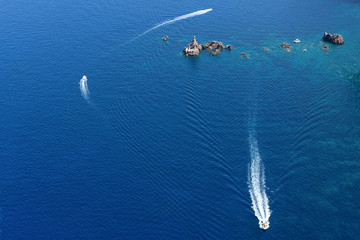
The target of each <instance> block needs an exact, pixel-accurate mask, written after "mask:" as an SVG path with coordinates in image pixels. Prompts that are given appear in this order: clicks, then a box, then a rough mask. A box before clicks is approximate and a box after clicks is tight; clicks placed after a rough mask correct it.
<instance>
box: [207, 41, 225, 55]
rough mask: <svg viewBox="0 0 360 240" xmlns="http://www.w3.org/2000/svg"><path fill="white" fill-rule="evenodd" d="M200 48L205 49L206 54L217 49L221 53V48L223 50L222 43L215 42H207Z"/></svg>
mask: <svg viewBox="0 0 360 240" xmlns="http://www.w3.org/2000/svg"><path fill="white" fill-rule="evenodd" d="M202 47H203V49H206V52H212V51H213V50H215V49H218V50H220V51H221V50H222V49H223V48H225V46H224V44H223V43H222V42H217V41H211V42H208V43H206V44H204V45H202Z"/></svg>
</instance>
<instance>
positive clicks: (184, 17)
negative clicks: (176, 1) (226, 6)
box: [124, 8, 212, 45]
mask: <svg viewBox="0 0 360 240" xmlns="http://www.w3.org/2000/svg"><path fill="white" fill-rule="evenodd" d="M210 11H212V8H209V9H205V10H200V11H196V12H193V13H188V14H185V15H181V16H179V17H176V18H173V19H171V20H167V21H165V22H162V23H160V24H158V25H156V26H155V27H152V28H150V29H149V30H146V31H145V32H143V33H142V34H140V35H138V36H136V37H135V38H133V39H131V40H130V41H128V42H127V43H125V44H124V45H126V44H128V43H131V42H132V41H134V40H136V39H138V38H139V37H141V36H144V35H145V34H147V33H148V32H150V31H152V30H155V29H157V28H159V27H161V26H164V25H168V24H172V23H174V22H177V21H180V20H184V19H187V18H192V17H196V16H199V15H203V14H205V13H208V12H210Z"/></svg>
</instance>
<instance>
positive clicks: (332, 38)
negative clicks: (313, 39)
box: [322, 32, 344, 45]
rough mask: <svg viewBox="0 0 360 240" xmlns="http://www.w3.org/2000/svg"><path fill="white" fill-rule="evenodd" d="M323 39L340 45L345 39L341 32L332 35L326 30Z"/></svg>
mask: <svg viewBox="0 0 360 240" xmlns="http://www.w3.org/2000/svg"><path fill="white" fill-rule="evenodd" d="M322 39H323V40H324V41H326V42H330V43H333V44H338V45H342V44H344V39H343V37H342V36H341V35H340V34H333V35H331V34H330V33H327V32H325V33H324V36H323V37H322Z"/></svg>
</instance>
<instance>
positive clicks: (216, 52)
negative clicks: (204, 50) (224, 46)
mask: <svg viewBox="0 0 360 240" xmlns="http://www.w3.org/2000/svg"><path fill="white" fill-rule="evenodd" d="M220 53H221V50H220V49H216V50H215V51H214V52H213V53H212V55H213V56H216V55H219V54H220Z"/></svg>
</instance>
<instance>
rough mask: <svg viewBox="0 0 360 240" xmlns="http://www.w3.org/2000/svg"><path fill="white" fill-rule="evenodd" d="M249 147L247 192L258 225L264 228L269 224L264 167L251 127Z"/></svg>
mask: <svg viewBox="0 0 360 240" xmlns="http://www.w3.org/2000/svg"><path fill="white" fill-rule="evenodd" d="M249 147H250V157H251V164H250V165H249V176H248V178H249V181H248V184H249V192H250V197H251V201H252V208H253V210H254V212H255V216H256V217H257V218H258V219H259V227H260V228H261V229H264V230H266V229H267V228H268V227H269V226H270V221H269V218H270V215H271V211H270V207H269V200H268V197H267V195H266V185H265V168H264V165H263V163H262V161H261V156H260V153H259V147H258V143H257V140H256V133H255V131H254V130H253V129H251V130H250V132H249Z"/></svg>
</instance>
